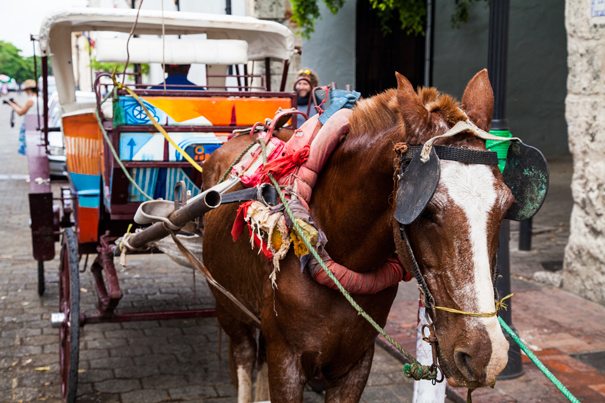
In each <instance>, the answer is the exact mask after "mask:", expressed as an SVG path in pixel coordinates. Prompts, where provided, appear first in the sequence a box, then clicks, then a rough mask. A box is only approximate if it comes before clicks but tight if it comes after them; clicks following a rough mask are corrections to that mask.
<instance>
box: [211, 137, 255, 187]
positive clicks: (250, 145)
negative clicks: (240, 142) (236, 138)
mask: <svg viewBox="0 0 605 403" xmlns="http://www.w3.org/2000/svg"><path fill="white" fill-rule="evenodd" d="M255 144H256V142H255V141H253V142H252V143H250V144H249V145H248V147H246V149H245V150H244V151H243V152H242V153H241V154H240V155H239V156H238V157H237V158H236V159H235V161H233V164H231V166H229V168H228V169H227V170H226V171H225V173H224V174H223V176H222V177H221V179H220V180H219V181H218V182H217V185H218V184H219V183H221V182H222V181H224V180H225V179H227V177H228V176H229V174H230V173H231V170H232V169H233V167H234V166H235V164H237V163H238V162H240V160H241V159H242V158H244V155H246V153H247V152H248V151H250V149H251V148H252V146H253V145H255Z"/></svg>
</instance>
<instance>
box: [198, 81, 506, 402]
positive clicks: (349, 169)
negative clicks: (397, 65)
mask: <svg viewBox="0 0 605 403" xmlns="http://www.w3.org/2000/svg"><path fill="white" fill-rule="evenodd" d="M397 76H398V81H399V87H398V89H397V90H394V89H393V90H388V91H385V92H384V93H382V94H379V95H377V96H375V97H372V98H369V99H367V100H362V101H360V102H358V105H357V106H356V108H355V109H354V113H353V116H352V117H351V131H350V133H349V134H348V135H347V136H346V138H345V137H343V139H342V142H341V144H340V146H339V147H338V148H337V149H336V150H335V151H334V154H333V155H332V157H331V158H330V160H329V161H328V162H327V164H326V166H325V167H324V169H323V171H322V173H321V175H320V176H319V178H318V181H317V184H316V186H315V188H314V190H313V198H312V199H311V203H310V208H311V213H312V216H313V218H314V220H315V222H316V223H317V225H318V227H319V228H321V229H322V230H323V231H324V232H325V234H326V235H327V238H328V244H327V245H326V249H327V251H328V253H329V254H330V256H331V257H332V258H333V259H334V261H336V262H338V263H340V264H342V265H344V266H346V267H348V268H350V269H351V270H354V271H357V272H367V271H370V270H372V269H374V268H376V267H378V266H380V265H382V264H383V263H384V262H385V261H386V260H387V259H388V258H389V257H391V256H392V255H393V253H394V252H395V251H396V250H398V251H399V253H400V255H401V256H402V258H404V263H406V267H411V265H409V256H407V252H406V251H405V248H402V247H401V242H400V240H399V238H398V236H397V235H394V234H398V230H397V229H396V227H395V225H394V219H393V211H394V204H395V202H394V197H395V190H396V182H395V176H394V174H395V169H396V164H395V160H396V153H395V151H394V146H395V144H396V143H399V142H401V141H407V142H408V143H409V144H422V143H423V142H424V141H426V140H427V139H428V138H430V137H432V136H434V135H438V134H441V133H443V132H445V131H447V129H448V126H451V125H453V124H454V123H455V122H456V121H458V120H461V119H463V118H465V115H464V113H462V112H460V111H459V109H458V107H459V105H458V104H457V103H455V102H454V101H453V100H452V99H451V98H449V97H447V96H438V94H437V92H436V91H435V90H434V89H425V90H422V91H420V95H417V94H416V93H415V92H414V91H413V89H412V88H411V85H410V83H409V82H408V81H407V80H406V79H405V78H404V77H403V76H400V75H397ZM486 82H487V84H486ZM487 88H489V93H487V92H486V89H487ZM490 97H492V95H491V87H489V81H487V72H486V71H483V72H481V73H479V74H477V76H476V77H475V78H474V79H473V80H472V81H471V83H469V87H467V91H466V92H465V97H464V98H463V104H464V106H465V107H466V113H467V114H468V115H469V116H470V117H471V118H472V119H473V121H474V122H475V123H476V124H478V125H479V126H480V127H482V128H484V129H489V122H490V120H491V108H492V107H493V98H490ZM490 99H491V104H490ZM454 141H456V140H453V139H448V140H446V141H445V142H442V143H446V144H447V143H448V142H449V143H451V142H454ZM249 143H250V139H249V138H248V137H245V136H242V137H237V138H234V139H232V140H230V141H229V142H227V143H226V144H225V145H224V146H223V147H221V148H220V149H218V150H217V151H215V152H214V153H213V154H212V156H211V157H210V158H209V159H208V161H207V162H206V164H205V166H204V178H203V180H204V187H205V188H206V189H207V188H210V187H212V186H213V185H215V184H216V183H217V181H218V179H219V178H220V177H221V176H222V174H223V173H224V171H225V170H226V169H227V167H228V166H229V165H230V164H231V162H232V161H233V160H234V159H235V158H236V157H237V156H238V155H239V154H240V152H241V151H242V150H243V149H244V148H245V147H246V146H247V145H248V144H249ZM456 144H457V145H462V146H468V147H473V148H474V147H479V148H481V147H483V149H485V148H484V145H482V144H483V143H482V142H481V141H478V140H477V139H475V138H472V137H470V136H466V137H464V138H463V139H462V141H456ZM494 175H495V176H496V178H498V176H497V175H499V172H494ZM499 179H500V181H501V176H500V177H499ZM238 189H239V188H236V189H234V190H238ZM237 208H238V206H237V205H225V206H221V207H219V208H217V209H216V210H214V211H212V212H210V213H208V214H207V215H206V217H205V230H204V252H203V259H204V263H205V265H206V266H207V267H208V269H209V270H210V271H211V272H212V275H213V276H214V277H215V279H216V280H217V281H218V282H219V283H220V284H222V285H223V286H224V287H226V288H227V289H228V290H229V291H231V292H232V293H233V294H234V295H235V296H236V297H237V298H238V299H239V300H240V301H241V302H242V303H243V304H244V305H246V306H247V307H248V308H249V309H250V310H251V311H252V312H254V313H255V314H256V315H258V316H259V317H260V319H261V328H260V331H261V336H262V337H261V338H260V343H259V345H258V347H257V343H256V340H255V334H256V332H255V329H254V327H253V323H252V322H251V321H250V320H249V318H247V317H246V316H245V315H244V314H243V313H242V312H241V311H240V310H239V309H238V308H237V307H235V306H234V305H233V304H232V303H231V302H230V301H229V300H227V299H226V298H225V297H224V296H223V295H221V294H220V293H218V292H214V290H213V292H214V294H215V297H216V300H217V315H218V319H219V322H220V324H221V326H222V327H223V329H224V330H225V332H226V333H227V334H228V335H229V337H230V341H231V351H232V357H233V363H234V371H235V372H236V373H237V380H238V387H239V388H240V389H239V399H238V402H242V403H243V402H247V401H251V398H252V397H251V386H250V385H251V379H252V371H253V368H254V365H255V357H256V356H257V353H258V357H259V373H261V374H262V373H264V371H266V368H267V366H266V362H268V378H269V386H270V390H271V401H272V402H273V403H277V402H299V401H302V394H303V387H304V385H305V383H306V382H307V381H308V380H309V379H311V378H312V377H314V376H316V375H318V374H319V373H320V372H321V373H322V374H323V375H324V377H325V378H326V380H327V390H326V401H342V402H355V401H358V400H359V398H360V396H361V393H362V391H363V388H364V387H365V383H366V381H367V377H368V375H369V370H370V367H371V361H372V356H373V351H374V341H375V338H376V331H375V330H374V329H373V328H372V327H371V326H370V325H369V324H368V323H367V322H366V321H365V320H364V319H363V318H362V317H361V316H358V315H357V313H356V312H355V310H354V309H353V308H352V307H351V306H350V305H349V303H348V302H347V301H346V300H345V299H344V298H343V296H342V295H340V293H339V292H338V291H335V290H331V289H329V288H327V287H324V286H321V285H319V284H317V283H315V282H314V281H313V280H312V279H311V278H310V276H309V275H308V274H304V273H301V272H300V264H299V261H298V259H297V258H296V256H295V255H294V253H293V252H292V251H290V252H289V253H288V255H287V256H286V258H285V259H284V260H283V261H282V262H281V271H280V272H279V273H278V275H277V286H278V288H277V289H273V288H272V287H271V284H270V281H269V274H270V272H271V270H272V267H271V265H270V264H269V262H268V261H267V260H266V259H265V258H264V257H263V256H262V255H260V254H259V253H258V251H257V250H252V249H251V248H250V241H249V238H248V234H247V231H245V235H244V236H242V237H240V239H239V240H238V241H237V242H233V241H232V239H231V236H230V229H231V226H232V224H233V222H234V220H235V216H236V211H237ZM498 208H506V206H505V203H504V204H502V206H500V205H498ZM501 219H502V218H501V216H499V217H498V216H496V215H495V214H494V215H493V219H492V221H493V223H492V224H493V225H492V224H490V226H489V230H488V231H487V236H488V238H489V239H488V240H486V241H489V243H490V254H491V255H493V254H494V253H495V248H494V245H497V229H498V228H499V223H500V221H501ZM424 225H426V223H424V222H420V223H415V224H414V232H413V233H412V236H411V239H412V243H413V245H420V247H417V246H415V247H414V251H415V253H417V254H418V255H422V258H421V259H420V260H421V263H423V264H429V265H430V266H431V267H433V268H435V267H439V259H446V260H447V259H451V257H448V253H445V252H443V251H439V250H435V249H436V248H435V247H432V246H431V245H430V241H431V239H432V238H431V239H429V238H426V237H424V238H423V236H422V235H421V234H420V233H421V232H422V231H423V230H424V228H423V226H424ZM444 225H445V224H444ZM447 225H449V226H451V225H454V226H458V227H460V228H463V227H464V225H465V222H462V221H460V220H458V222H453V223H449V224H447ZM492 227H493V228H492ZM494 228H495V229H494ZM494 231H495V232H494ZM418 234H420V235H418ZM435 236H437V237H439V236H441V237H443V236H446V237H447V236H448V234H447V232H445V233H444V232H438V233H436V234H435V233H433V234H432V235H431V237H433V238H434V237H435ZM450 238H455V236H454V235H450ZM433 241H434V244H435V245H438V244H439V241H440V239H433ZM427 242H429V243H428V244H427ZM396 243H397V246H396ZM455 249H456V248H454V251H453V252H452V253H454V254H455V253H457V251H456V250H455ZM442 252H443V253H442ZM406 259H407V260H406ZM486 269H487V270H489V268H486ZM426 274H427V275H428V276H429V277H431V276H432V277H431V279H427V282H428V283H429V287H430V289H431V291H432V292H433V294H434V297H435V299H436V300H437V303H438V304H439V305H445V306H453V307H454V306H457V305H456V302H455V301H452V299H451V298H450V297H448V295H447V294H446V295H442V293H441V292H439V290H438V289H437V288H439V287H444V286H443V284H442V282H441V280H438V281H434V280H432V278H434V273H433V274H431V273H426ZM464 278H465V277H464V275H463V276H462V280H459V281H458V282H457V283H459V282H460V281H463V279H464ZM445 289H446V290H447V287H445ZM396 293H397V286H393V287H390V288H387V289H386V290H384V291H381V292H379V293H377V294H375V295H364V296H361V295H359V296H354V298H355V300H356V301H357V302H358V303H359V304H360V305H361V307H362V308H363V309H364V310H365V311H366V312H368V314H370V315H371V316H372V317H373V318H374V319H375V320H376V321H377V322H378V323H379V324H380V325H381V326H384V325H385V323H386V319H387V315H388V313H389V310H390V308H391V304H392V302H393V299H394V298H395V295H396ZM448 303H450V305H448ZM437 320H438V321H441V320H443V321H444V322H447V327H448V329H449V330H448V329H445V328H440V327H439V326H440V322H438V323H437V327H438V337H440V339H441V340H440V342H441V341H442V340H443V341H444V344H445V345H446V348H444V349H443V351H442V357H440V358H441V360H442V362H443V363H445V365H446V367H448V368H450V367H452V368H453V369H450V370H449V372H448V374H447V375H448V377H450V379H451V382H452V383H456V381H455V380H457V383H459V384H469V385H470V384H472V385H474V386H483V385H484V384H485V380H486V377H485V376H484V373H485V370H486V367H487V366H488V362H489V357H491V352H492V350H491V346H490V345H488V346H486V347H485V348H484V350H485V351H484V350H481V352H480V354H479V355H480V356H481V357H482V358H481V359H479V360H476V361H473V359H471V358H469V359H467V358H464V360H466V361H464V360H463V361H464V363H462V365H463V366H467V364H468V365H471V366H473V368H474V366H476V367H477V368H474V369H473V370H472V371H470V372H473V371H474V372H476V373H477V374H478V375H476V376H475V375H474V374H470V372H469V371H457V370H456V366H457V365H458V366H459V365H460V364H453V362H455V361H456V359H454V358H452V356H454V355H455V354H456V351H457V350H456V348H458V347H459V346H458V344H456V343H458V342H459V341H456V342H455V343H449V344H448V343H445V338H447V337H446V336H447V332H448V331H449V332H451V331H452V328H451V327H450V326H452V325H454V326H466V328H464V329H467V330H468V329H471V328H472V329H475V328H477V326H478V325H476V324H472V326H471V325H469V324H468V323H467V322H465V321H466V318H452V317H448V318H443V319H441V317H440V315H438V317H437ZM469 326H470V327H469ZM464 329H463V332H466V330H464ZM472 329H471V330H469V331H468V332H466V333H464V334H465V336H466V337H467V339H466V341H467V342H468V341H469V340H473V338H472V337H471V338H469V334H470V333H472ZM440 330H441V332H439V331H440ZM469 332H470V333H469ZM475 333H476V332H475ZM479 333H480V334H478V336H477V337H479V338H484V337H485V334H483V333H481V329H479ZM484 344H485V343H483V344H478V346H480V349H481V348H483V347H481V346H483V345H484ZM450 346H453V347H451V348H450ZM457 346H458V347H457ZM265 349H266V362H265V354H264V353H265ZM465 351H466V350H465ZM465 354H466V352H465ZM469 354H470V353H469ZM448 355H449V356H448ZM467 355H468V354H467ZM469 356H470V355H469ZM488 356H489V357H488ZM465 357H466V356H465ZM486 360H487V361H486ZM469 363H470V364H469ZM500 370H501V368H500ZM497 372H499V371H497ZM469 374H470V375H469ZM496 375H497V374H496ZM259 378H260V376H259ZM489 379H491V377H489ZM494 379H495V378H494ZM467 381H468V382H467ZM259 382H261V383H262V380H260V381H259ZM469 382H470V383H469ZM267 397H268V396H266V389H265V388H264V387H263V385H261V386H257V396H256V398H257V399H266V398H267Z"/></svg>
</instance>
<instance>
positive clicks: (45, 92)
mask: <svg viewBox="0 0 605 403" xmlns="http://www.w3.org/2000/svg"><path fill="white" fill-rule="evenodd" d="M42 113H43V114H44V121H43V123H44V144H45V146H46V152H47V153H48V152H49V151H48V56H42Z"/></svg>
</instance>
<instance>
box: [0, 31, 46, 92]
mask: <svg viewBox="0 0 605 403" xmlns="http://www.w3.org/2000/svg"><path fill="white" fill-rule="evenodd" d="M36 62H37V66H36V68H37V71H36V73H37V74H38V75H37V77H35V79H36V80H38V78H40V76H41V75H42V61H41V59H40V57H36ZM0 74H6V75H7V76H9V77H12V78H14V79H15V81H17V82H18V83H22V82H23V81H25V80H29V79H32V80H33V79H34V57H33V56H28V57H23V56H21V49H19V48H17V47H16V46H15V45H13V44H12V43H10V42H4V41H0ZM48 74H49V75H52V69H51V67H50V63H49V64H48Z"/></svg>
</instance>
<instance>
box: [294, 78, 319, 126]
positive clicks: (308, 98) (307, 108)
mask: <svg viewBox="0 0 605 403" xmlns="http://www.w3.org/2000/svg"><path fill="white" fill-rule="evenodd" d="M318 85H319V77H317V74H315V72H314V71H313V70H311V69H302V70H300V71H299V72H298V75H297V76H296V81H295V82H294V90H295V91H296V95H297V96H296V109H298V110H299V111H301V112H303V113H306V114H307V116H309V117H311V116H313V115H317V110H315V108H314V107H313V100H312V95H311V94H312V92H313V88H315V87H317V86H318ZM322 101H323V99H322V98H320V97H317V103H318V104H321V102H322ZM296 122H297V127H300V126H301V125H302V124H303V123H304V122H305V118H304V117H303V116H301V115H297V120H296Z"/></svg>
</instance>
